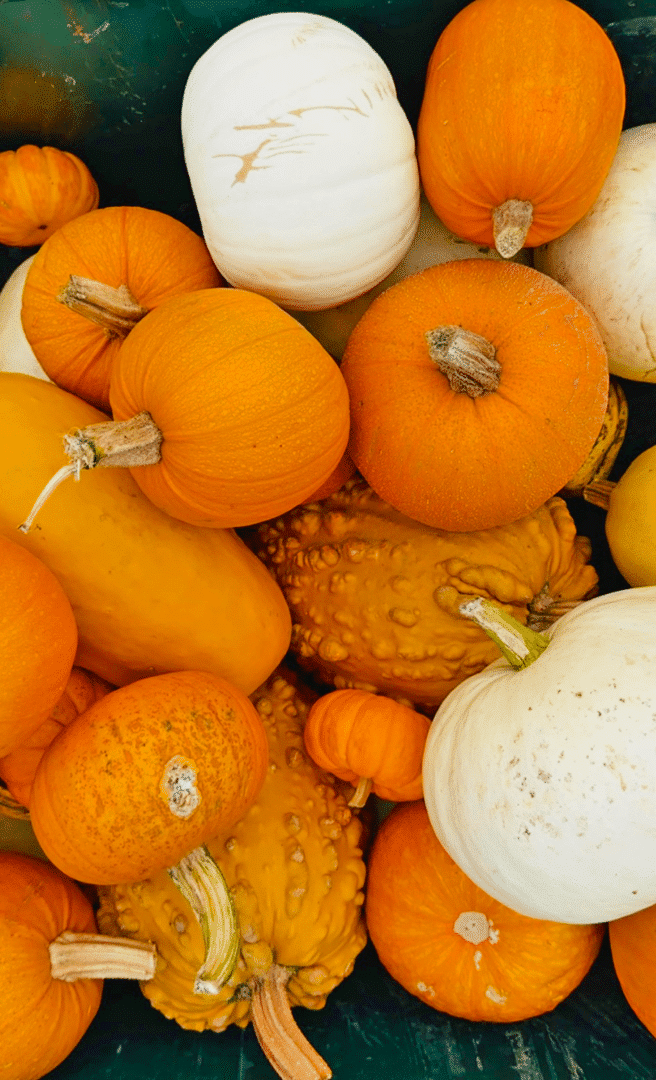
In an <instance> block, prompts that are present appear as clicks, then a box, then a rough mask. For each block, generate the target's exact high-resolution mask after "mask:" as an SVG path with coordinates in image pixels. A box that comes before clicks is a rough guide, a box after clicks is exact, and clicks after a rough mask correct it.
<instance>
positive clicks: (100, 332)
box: [21, 206, 221, 412]
mask: <svg viewBox="0 0 656 1080" xmlns="http://www.w3.org/2000/svg"><path fill="white" fill-rule="evenodd" d="M220 284H221V278H220V276H219V274H218V271H217V269H216V267H215V266H214V263H213V262H212V259H211V258H210V254H209V252H208V250H207V247H206V246H205V243H204V241H203V240H202V239H201V237H200V236H197V235H196V233H195V232H193V231H192V230H191V229H189V228H188V227H187V226H186V225H183V224H182V222H180V221H178V220H177V219H176V218H173V217H171V216H170V215H169V214H163V213H160V211H159V210H149V209H146V208H144V207H140V206H106V207H103V208H102V209H100V210H92V211H91V212H90V213H88V214H83V215H82V216H81V217H78V218H76V219H75V220H74V221H69V222H68V224H66V225H64V226H62V228H61V229H58V230H57V232H56V233H54V234H53V236H51V237H50V239H49V240H48V241H47V242H46V243H45V244H43V245H42V247H41V248H40V250H39V251H38V252H37V253H36V255H35V257H34V260H33V262H32V265H31V266H30V269H29V271H28V274H27V277H26V279H25V285H24V287H23V302H22V310H21V320H22V324H23V329H24V331H25V336H26V338H27V340H28V342H29V344H30V346H31V348H32V351H33V352H34V354H35V356H36V358H37V360H38V362H39V364H40V365H41V367H42V368H43V369H44V371H45V372H46V374H47V375H48V376H49V377H50V378H51V379H52V381H53V382H55V383H57V385H58V386H61V387H63V389H65V390H70V392H71V393H73V394H76V395H78V396H79V397H81V398H84V400H85V401H88V402H90V403H91V404H92V405H96V406H97V407H98V408H100V409H104V410H105V411H106V412H107V411H109V379H110V374H111V370H112V365H113V363H114V360H115V358H116V355H117V353H118V350H119V348H120V346H121V342H122V341H123V339H124V338H125V336H126V335H127V334H128V333H129V332H130V330H131V329H132V327H133V326H134V325H135V323H136V322H138V321H139V319H141V318H142V317H143V316H144V315H145V313H146V311H149V310H150V309H151V308H154V307H156V306H157V305H158V304H161V303H162V301H163V300H166V299H167V298H168V297H170V296H176V295H177V294H179V293H183V292H191V291H192V290H194V289H206V288H212V287H215V286H217V285H220Z"/></svg>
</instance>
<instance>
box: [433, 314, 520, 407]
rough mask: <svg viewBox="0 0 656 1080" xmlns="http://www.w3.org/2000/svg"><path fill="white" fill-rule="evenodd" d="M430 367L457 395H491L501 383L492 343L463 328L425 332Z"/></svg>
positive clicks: (438, 328) (443, 327) (499, 365)
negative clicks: (435, 370) (434, 368)
mask: <svg viewBox="0 0 656 1080" xmlns="http://www.w3.org/2000/svg"><path fill="white" fill-rule="evenodd" d="M425 337H426V341H427V343H428V352H429V354H430V358H431V360H432V361H433V363H434V364H435V365H436V366H437V367H438V368H439V370H440V371H441V372H442V374H443V375H446V377H447V379H448V380H449V386H450V387H451V389H452V390H453V391H455V393H457V394H469V396H470V397H472V398H476V397H482V396H483V395H484V394H492V393H494V391H495V390H496V389H497V387H498V386H499V382H500V380H501V364H500V363H499V361H498V360H497V358H496V349H495V347H494V345H493V344H492V342H491V341H488V340H487V338H485V337H482V335H481V334H475V333H474V331H473V330H465V329H464V327H462V326H437V327H436V328H435V329H434V330H428V331H426V335H425Z"/></svg>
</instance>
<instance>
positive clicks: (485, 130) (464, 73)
mask: <svg viewBox="0 0 656 1080" xmlns="http://www.w3.org/2000/svg"><path fill="white" fill-rule="evenodd" d="M624 106H625V87H624V77H623V74H622V68H621V65H620V61H619V59H618V56H617V53H616V52H615V49H614V47H613V45H612V43H611V41H610V39H609V38H608V36H607V35H606V33H605V32H604V31H603V30H602V28H601V26H599V24H598V23H596V22H595V21H594V20H593V19H592V18H591V17H590V16H589V15H588V14H587V13H586V12H585V11H583V10H582V9H581V8H580V7H578V6H576V5H575V4H572V3H569V2H568V0H531V3H530V4H527V3H524V2H523V0H474V2H473V3H470V4H469V5H468V6H467V7H465V8H463V9H462V10H461V11H460V12H458V14H457V15H456V16H455V18H454V19H453V20H452V21H451V22H450V23H449V25H448V26H447V27H446V29H445V30H444V31H443V33H442V34H441V36H440V38H439V40H438V42H437V45H436V46H435V49H434V51H433V53H432V56H431V59H430V62H429V65H428V71H427V76H426V83H425V90H424V98H423V102H422V107H421V112H420V116H419V122H418V129H417V156H418V159H419V167H420V173H421V178H422V183H423V187H424V191H425V193H426V196H427V198H428V200H429V202H430V204H431V206H432V207H433V209H434V211H435V213H436V214H437V215H438V217H439V218H441V220H442V221H443V222H444V224H445V225H446V226H447V227H448V228H449V229H451V231H452V232H454V233H455V234H456V236H461V237H463V238H464V239H467V240H471V241H474V242H476V243H481V244H489V245H491V246H494V237H493V228H492V218H491V213H492V210H493V209H494V208H495V207H497V206H501V205H502V204H503V203H504V202H505V201H506V200H508V199H519V200H526V201H528V202H530V203H531V204H532V206H533V221H532V224H531V227H530V230H529V232H528V234H527V236H526V240H525V244H526V246H528V247H535V246H536V245H537V244H542V243H546V242H547V241H548V240H551V239H553V238H554V237H556V236H561V235H562V234H563V233H564V232H566V231H567V230H568V229H569V228H571V226H572V225H574V224H575V222H577V221H579V220H580V219H581V218H582V217H583V215H584V214H585V213H586V212H587V211H588V210H589V208H590V207H591V206H592V204H593V202H594V201H595V199H596V197H597V195H598V193H599V191H600V189H601V186H602V184H603V182H604V179H605V177H606V174H607V173H608V170H609V168H610V165H611V162H612V160H613V157H614V155H615V152H616V149H617V145H618V142H619V137H620V133H621V130H622V122H623V118H624Z"/></svg>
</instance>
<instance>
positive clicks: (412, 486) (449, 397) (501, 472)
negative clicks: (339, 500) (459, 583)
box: [341, 259, 608, 532]
mask: <svg viewBox="0 0 656 1080" xmlns="http://www.w3.org/2000/svg"><path fill="white" fill-rule="evenodd" d="M555 285H556V282H554V281H552V280H551V279H549V278H547V277H546V276H545V275H544V274H541V273H540V272H539V271H537V270H534V269H533V268H532V267H529V266H524V265H522V264H519V263H510V262H502V261H501V260H496V261H495V260H485V259H464V260H462V261H460V262H455V261H454V262H449V263H443V264H442V265H439V266H433V267H430V268H429V269H427V270H424V271H422V272H421V273H419V274H414V275H412V276H411V277H408V278H405V279H404V280H403V281H401V282H399V283H398V284H396V285H393V286H391V288H389V289H387V290H386V291H385V292H384V293H382V295H381V296H379V297H377V298H376V299H375V300H374V301H373V303H372V304H371V306H370V307H369V308H368V309H367V311H366V312H365V314H364V315H363V317H362V318H361V319H360V321H359V322H358V324H357V325H356V327H355V328H354V330H353V332H352V333H351V335H350V337H349V340H348V343H347V346H346V350H345V353H344V358H343V361H342V368H341V370H342V374H343V376H344V378H345V380H346V384H347V387H348V391H349V396H350V400H351V438H350V443H349V453H350V454H351V457H352V458H353V460H354V462H355V464H356V467H357V468H358V469H359V470H360V472H361V473H362V475H363V476H364V477H365V479H366V480H367V481H368V483H369V484H370V485H371V487H372V488H373V489H374V491H375V492H376V493H377V494H378V495H379V496H380V497H381V498H382V499H384V500H386V501H387V502H389V503H391V504H392V506H394V507H395V508H396V509H397V510H400V511H401V513H403V514H406V515H407V516H408V517H410V518H414V519H415V520H416V521H419V522H422V523H423V524H425V525H432V526H434V527H435V528H438V529H445V530H448V531H454V532H463V531H464V532H473V531H477V530H480V529H490V528H495V527H497V526H503V525H508V524H510V522H513V521H517V520H518V519H519V518H522V517H525V516H526V515H528V514H531V513H533V511H535V510H536V509H537V508H538V507H539V506H541V505H542V504H543V503H545V502H546V501H547V499H549V498H551V496H553V495H554V494H555V493H556V492H557V491H559V490H560V488H561V487H562V486H563V485H564V484H565V483H566V482H567V481H568V480H569V479H570V477H571V476H573V475H574V473H575V472H576V470H577V469H578V467H579V465H581V463H582V462H583V461H584V459H585V457H586V456H587V454H588V451H589V450H590V448H591V447H592V445H593V444H594V442H595V439H596V437H597V434H598V432H599V429H600V427H601V424H602V420H603V418H604V414H605V411H606V403H607V399H608V361H607V357H606V352H605V349H604V346H603V343H602V340H601V337H600V335H599V332H598V330H597V329H596V326H595V324H594V323H593V320H592V318H591V316H590V315H588V314H587V312H586V311H585V310H584V308H583V307H582V306H581V304H579V302H578V301H577V300H575V299H574V297H573V296H571V295H570V294H569V293H568V292H567V291H566V290H565V289H564V288H563V287H562V286H559V287H557V288H554V286H555Z"/></svg>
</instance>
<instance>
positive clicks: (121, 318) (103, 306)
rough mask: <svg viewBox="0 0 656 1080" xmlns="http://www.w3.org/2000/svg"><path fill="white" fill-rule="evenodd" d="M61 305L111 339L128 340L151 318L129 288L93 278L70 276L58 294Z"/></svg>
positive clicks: (146, 309)
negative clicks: (98, 327)
mask: <svg viewBox="0 0 656 1080" xmlns="http://www.w3.org/2000/svg"><path fill="white" fill-rule="evenodd" d="M57 299H58V300H59V302H60V304H65V305H66V307H67V308H69V309H70V310H71V311H74V312H76V314H78V315H83V316H84V317H85V319H89V321H90V322H93V323H97V324H98V326H102V328H103V330H104V331H105V333H106V334H107V337H108V338H125V337H127V336H128V334H129V333H130V330H132V329H133V327H135V326H136V325H137V323H138V322H139V321H140V320H141V319H143V317H144V315H147V314H148V308H145V307H142V306H141V304H140V303H139V301H138V300H137V298H136V296H134V294H133V293H132V292H131V290H130V289H129V288H128V286H127V285H119V287H118V288H117V289H116V288H114V287H113V286H111V285H104V284H103V283H102V282H101V281H94V280H93V278H84V277H77V276H76V275H75V274H73V275H71V277H70V278H69V279H68V282H67V283H66V285H64V288H63V289H61V290H60V291H59V293H58V294H57Z"/></svg>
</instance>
